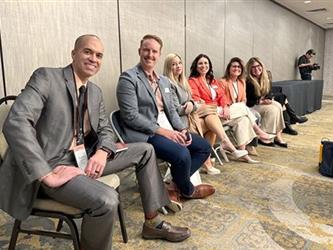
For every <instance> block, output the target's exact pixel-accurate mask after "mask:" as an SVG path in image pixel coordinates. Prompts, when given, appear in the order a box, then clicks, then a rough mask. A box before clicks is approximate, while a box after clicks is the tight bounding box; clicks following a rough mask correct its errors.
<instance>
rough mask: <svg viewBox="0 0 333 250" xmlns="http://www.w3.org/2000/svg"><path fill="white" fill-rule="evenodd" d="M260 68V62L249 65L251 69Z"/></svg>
mask: <svg viewBox="0 0 333 250" xmlns="http://www.w3.org/2000/svg"><path fill="white" fill-rule="evenodd" d="M260 68H261V65H260V64H258V65H253V66H252V67H251V69H260Z"/></svg>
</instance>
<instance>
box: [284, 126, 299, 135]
mask: <svg viewBox="0 0 333 250" xmlns="http://www.w3.org/2000/svg"><path fill="white" fill-rule="evenodd" d="M282 132H283V133H286V134H289V135H298V133H297V131H296V130H295V129H293V128H292V127H291V126H290V125H289V124H286V127H285V128H284V129H283V130H282Z"/></svg>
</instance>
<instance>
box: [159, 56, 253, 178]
mask: <svg viewBox="0 0 333 250" xmlns="http://www.w3.org/2000/svg"><path fill="white" fill-rule="evenodd" d="M164 75H165V76H167V77H169V78H170V80H171V82H172V84H173V85H172V86H173V97H174V98H173V100H174V105H175V108H176V109H177V112H178V114H179V116H180V117H181V118H182V120H183V121H184V122H185V123H186V124H188V126H189V129H190V131H191V132H194V133H198V134H200V135H201V136H203V137H205V138H206V139H207V140H208V141H209V142H210V143H211V145H213V144H214V143H215V137H216V136H217V137H218V138H219V139H220V140H221V142H222V147H223V148H224V149H228V150H229V151H231V153H232V154H233V155H234V156H235V157H236V158H240V157H243V156H245V155H247V151H246V150H237V149H236V148H235V147H234V145H233V144H232V143H231V142H230V140H229V138H228V137H227V135H226V134H225V131H224V129H223V126H222V124H221V121H220V119H219V117H218V116H217V113H216V111H215V110H212V109H209V108H208V109H207V110H205V109H206V108H205V105H204V104H203V105H199V107H198V105H196V103H195V102H194V101H193V100H192V97H191V88H190V86H189V84H188V82H187V80H186V78H185V74H184V68H183V62H182V59H181V57H180V56H179V55H177V54H174V53H172V54H169V55H167V57H166V59H165V61H164ZM203 110H205V111H204V112H205V113H206V114H204V115H200V113H203ZM203 171H204V172H206V173H208V174H219V173H220V170H219V169H217V168H215V167H213V166H212V164H211V161H210V158H208V159H207V161H206V162H205V164H204V168H203Z"/></svg>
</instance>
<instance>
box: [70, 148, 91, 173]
mask: <svg viewBox="0 0 333 250" xmlns="http://www.w3.org/2000/svg"><path fill="white" fill-rule="evenodd" d="M73 151H74V156H75V160H76V164H77V165H78V167H79V168H80V169H82V170H83V171H84V170H85V168H86V166H87V164H88V156H87V152H86V149H85V147H84V144H80V145H77V146H75V147H74V149H73Z"/></svg>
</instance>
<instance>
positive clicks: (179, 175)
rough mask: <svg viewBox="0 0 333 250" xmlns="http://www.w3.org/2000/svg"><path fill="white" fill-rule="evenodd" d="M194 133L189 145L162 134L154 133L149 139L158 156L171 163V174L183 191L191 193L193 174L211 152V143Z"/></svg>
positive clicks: (186, 193) (187, 193) (192, 189)
mask: <svg viewBox="0 0 333 250" xmlns="http://www.w3.org/2000/svg"><path fill="white" fill-rule="evenodd" d="M191 135H192V143H191V145H189V146H187V147H183V146H181V145H180V144H178V143H176V142H174V141H172V140H170V139H168V138H166V137H164V136H161V135H154V136H152V137H150V138H149V139H148V141H147V142H148V143H150V144H152V145H153V147H154V149H155V153H156V156H157V157H158V158H160V159H162V160H164V161H167V162H169V163H170V164H171V169H170V170H171V175H172V178H173V181H174V183H176V185H177V187H178V188H179V189H180V191H181V193H183V194H185V195H191V194H192V193H193V191H194V187H193V184H192V183H191V181H190V177H191V175H192V174H193V173H194V172H195V171H197V170H198V169H199V168H200V166H201V165H202V164H203V163H204V161H205V160H206V159H207V158H208V156H209V155H210V153H211V147H210V145H209V143H208V142H207V141H206V140H205V139H203V138H202V137H200V136H198V135H197V134H193V133H191Z"/></svg>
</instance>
